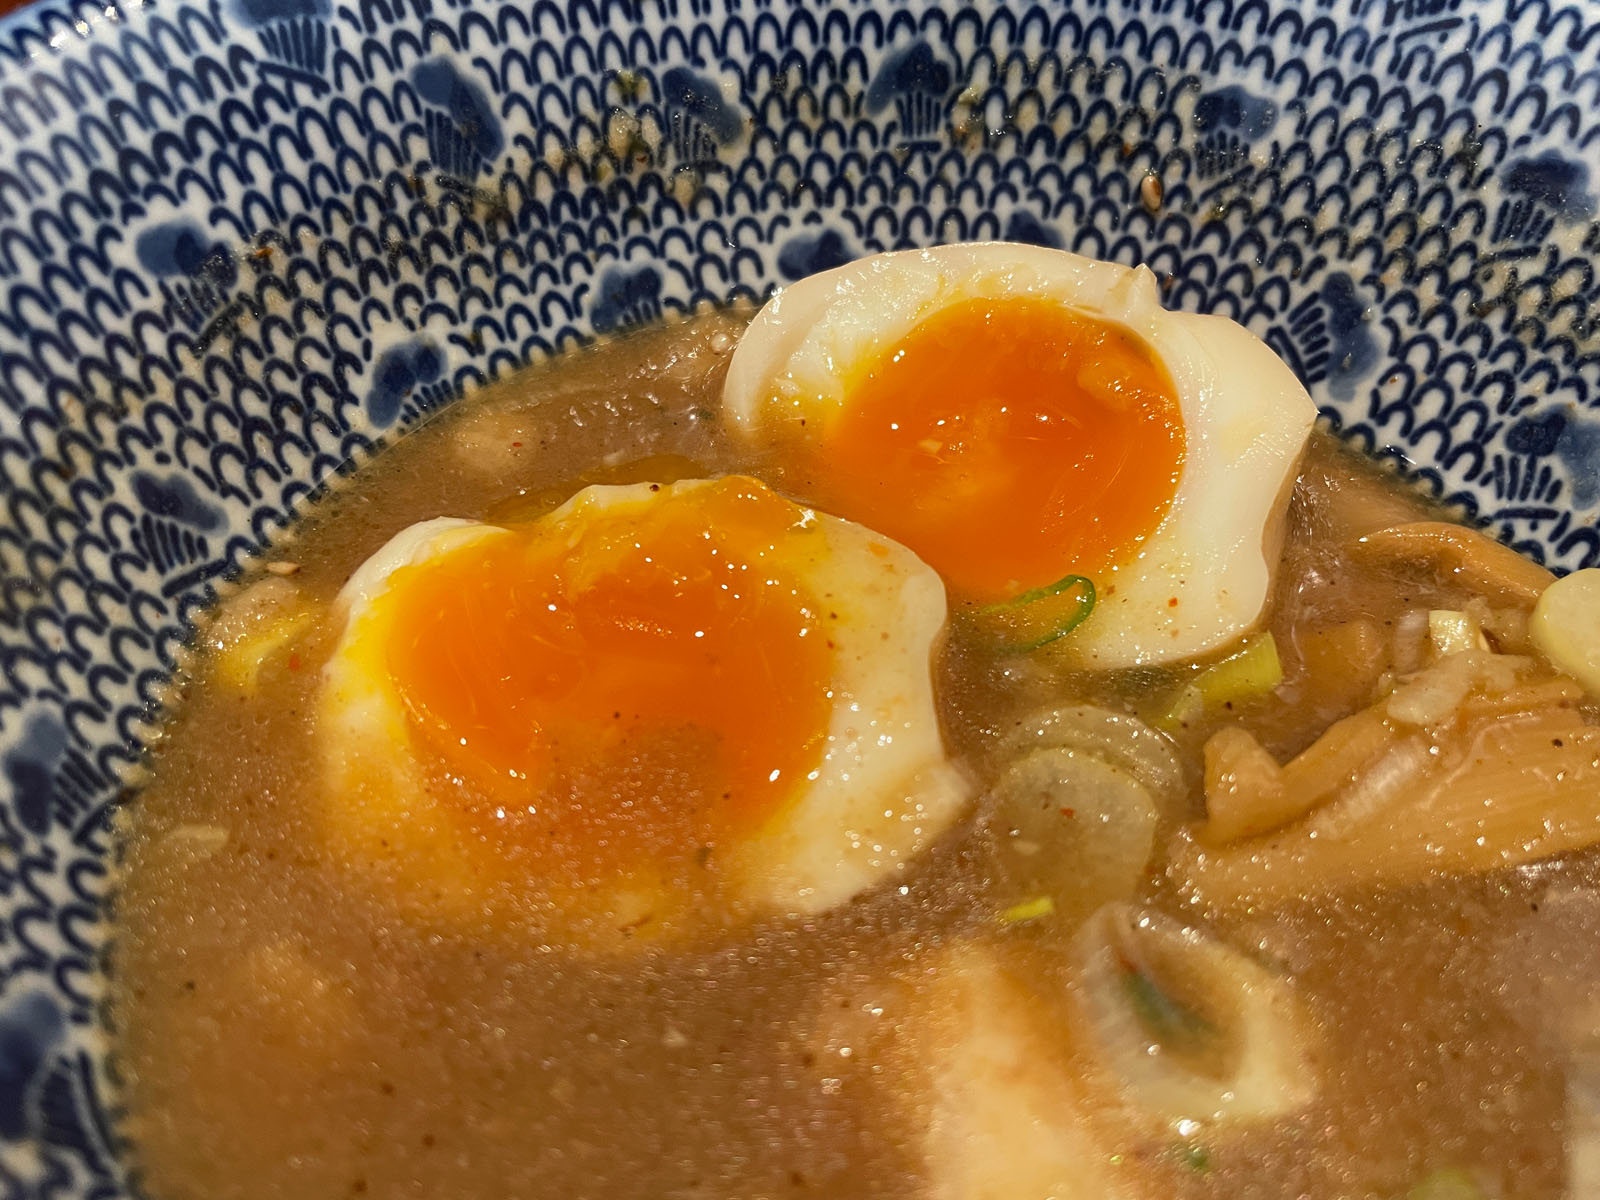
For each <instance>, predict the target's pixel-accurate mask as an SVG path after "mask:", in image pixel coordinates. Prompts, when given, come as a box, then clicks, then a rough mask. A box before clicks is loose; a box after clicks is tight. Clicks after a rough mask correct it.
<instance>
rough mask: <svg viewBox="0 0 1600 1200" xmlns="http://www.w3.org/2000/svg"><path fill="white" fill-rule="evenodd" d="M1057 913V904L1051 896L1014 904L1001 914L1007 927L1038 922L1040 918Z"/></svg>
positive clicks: (1002, 920)
mask: <svg viewBox="0 0 1600 1200" xmlns="http://www.w3.org/2000/svg"><path fill="white" fill-rule="evenodd" d="M1055 911H1056V902H1055V901H1054V900H1052V899H1051V898H1050V897H1049V896H1035V897H1034V898H1033V899H1032V900H1024V901H1023V902H1022V903H1021V904H1013V905H1012V906H1011V907H1010V908H1008V909H1006V910H1005V911H1004V912H1002V913H1001V914H1000V921H1001V923H1002V924H1005V925H1016V924H1018V923H1020V922H1022V921H1037V920H1038V919H1039V918H1040V917H1048V916H1049V915H1050V914H1051V913H1053V912H1055Z"/></svg>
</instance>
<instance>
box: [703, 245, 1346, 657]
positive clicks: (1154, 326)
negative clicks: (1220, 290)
mask: <svg viewBox="0 0 1600 1200" xmlns="http://www.w3.org/2000/svg"><path fill="white" fill-rule="evenodd" d="M723 405H724V412H725V415H726V416H727V417H728V419H729V420H730V423H731V424H732V425H733V426H734V427H735V428H736V429H737V430H739V431H741V432H742V433H743V434H744V435H745V436H746V437H748V438H751V439H758V440H761V441H764V442H767V443H769V444H772V445H782V446H785V447H787V448H788V450H789V458H790V459H791V461H793V462H795V463H797V464H798V467H797V469H796V477H795V478H794V479H793V480H792V486H793V487H794V488H795V490H797V491H798V492H801V493H802V494H804V495H805V496H806V497H807V499H808V500H810V501H812V502H814V503H815V504H816V505H817V506H818V507H819V508H822V509H825V510H826V511H829V512H833V513H837V514H839V515H840V516H843V517H846V518H848V519H850V520H854V521H859V522H861V523H862V524H864V525H867V526H868V527H870V528H872V529H876V530H878V531H879V532H881V533H883V534H885V535H886V536H889V537H892V538H894V539H896V540H897V541H899V542H902V543H904V544H905V545H906V546H907V547H909V548H910V549H911V550H912V551H913V552H915V553H916V554H918V555H919V556H920V557H921V558H923V559H924V560H925V561H927V562H928V563H929V564H930V565H932V566H933V567H935V568H936V569H937V570H938V571H939V572H940V574H941V575H942V576H943V577H944V578H945V580H946V582H947V583H948V584H949V585H950V587H951V591H952V593H953V597H954V598H955V599H956V600H957V601H958V602H962V603H967V604H985V603H993V602H997V601H1002V600H1005V599H1008V598H1011V597H1015V596H1017V595H1019V594H1020V593H1022V592H1025V591H1028V590H1030V589H1032V588H1037V587H1042V586H1046V585H1048V584H1051V583H1054V582H1056V581H1058V580H1060V579H1062V578H1063V577H1065V576H1067V575H1072V574H1077V575H1085V576H1088V577H1089V578H1091V579H1092V580H1093V581H1094V582H1095V584H1096V588H1097V591H1098V603H1097V605H1096V608H1095V610H1094V611H1093V612H1092V614H1091V615H1090V616H1089V618H1088V619H1087V621H1085V622H1084V623H1083V624H1082V625H1081V626H1080V627H1079V628H1078V629H1077V630H1076V631H1075V632H1074V633H1073V634H1072V636H1071V637H1070V638H1068V639H1064V640H1063V641H1062V642H1061V643H1059V645H1060V646H1061V647H1063V648H1065V650H1066V652H1067V653H1068V654H1070V655H1071V656H1072V657H1074V658H1076V659H1078V660H1079V661H1080V662H1081V663H1082V665H1085V666H1093V667H1117V666H1129V665H1135V664H1143V663H1155V662H1162V661H1170V660H1175V659H1185V658H1192V657H1194V656H1197V655H1201V654H1204V653H1205V652H1207V651H1209V650H1213V649H1215V648H1217V647H1219V646H1222V645H1224V644H1226V643H1227V642H1230V641H1233V640H1235V639H1236V638H1238V637H1239V636H1240V635H1242V634H1243V633H1245V632H1247V631H1248V630H1249V629H1250V628H1251V627H1252V626H1253V625H1254V624H1255V623H1256V622H1257V621H1258V620H1259V618H1260V616H1261V613H1262V610H1263V608H1264V606H1265V603H1266V599H1267V593H1268V588H1269V584H1270V577H1271V570H1272V566H1273V565H1274V563H1275V560H1276V558H1277V554H1278V550H1279V547H1280V544H1281V534H1282V518H1283V513H1284V510H1285V507H1286V505H1287V500H1288V493H1289V489H1290V487H1291V485H1292V483H1293V480H1294V476H1295V472H1296V468H1297V464H1298V461H1299V457H1300V454H1301V452H1302V451H1303V449H1304V446H1305V441H1306V437H1307V435H1308V434H1309V432H1310V429H1311V426H1312V422H1313V421H1314V419H1315V415H1316V410H1315V407H1314V406H1313V404H1312V402H1311V399H1310V397H1309V396H1308V395H1307V394H1306V391H1305V389H1304V388H1303V387H1302V386H1301V385H1300V383H1299V381H1298V380H1297V379H1296V378H1295V377H1294V375H1293V373H1292V372H1291V371H1290V370H1289V369H1288V368H1287V367H1286V366H1285V365H1284V364H1283V363H1282V362H1281V361H1280V360H1279V359H1278V358H1277V356H1276V355H1274V354H1273V353H1272V351H1271V350H1269V349H1268V348H1267V347H1266V346H1265V345H1264V344H1263V343H1262V342H1261V341H1260V340H1259V339H1257V338H1256V337H1255V336H1254V335H1253V334H1251V333H1250V332H1249V331H1247V330H1246V329H1244V328H1243V327H1241V326H1239V325H1237V324H1235V323H1234V322H1232V321H1229V320H1227V319H1226V318H1223V317H1216V316H1202V315H1197V314H1193V313H1183V312H1169V311H1167V310H1166V309H1164V308H1163V307H1162V306H1161V303H1160V296H1159V290H1158V287H1157V284H1156V280H1155V277H1154V276H1153V275H1152V274H1151V273H1150V271H1149V270H1148V269H1146V268H1144V267H1135V268H1128V267H1123V266H1119V265H1116V264H1113V263H1104V262H1096V261H1093V260H1090V259H1086V258H1082V257H1079V256H1078V255H1075V254H1069V253H1066V252H1064V251H1058V250H1047V249H1041V248H1039V247H1035V246H1022V245H1011V244H1006V243H981V244H967V245H953V246H943V247H939V248H937V249H933V250H911V251H903V252H897V253H891V254H880V255H877V256H874V257H871V258H866V259H862V260H860V261H857V262H854V263H851V264H849V265H847V266H844V267H840V268H838V269H836V270H832V271H827V272H824V273H822V274H819V275H814V276H811V277H809V278H807V279H804V280H802V281H800V282H799V283H796V284H794V285H793V286H791V287H788V288H785V289H784V290H783V291H781V292H779V293H778V295H777V296H776V297H774V298H773V299H772V300H771V301H770V302H769V303H768V304H767V305H766V306H765V307H764V308H763V309H762V310H761V311H760V312H759V313H758V314H757V316H756V318H755V320H754V321H753V322H752V323H751V325H750V326H749V328H748V329H747V330H746V332H745V333H744V335H743V337H742V339H741V341H740V343H739V345H738V347H737V349H736V351H735V353H734V356H733V360H732V362H731V364H730V366H729V371H728V375H727V380H726V384H725V387H724V392H723Z"/></svg>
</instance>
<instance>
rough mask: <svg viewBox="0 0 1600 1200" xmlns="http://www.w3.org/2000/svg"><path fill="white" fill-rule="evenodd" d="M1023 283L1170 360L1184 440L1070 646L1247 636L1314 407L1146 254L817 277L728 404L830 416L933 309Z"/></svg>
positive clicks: (787, 426)
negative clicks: (1187, 298)
mask: <svg viewBox="0 0 1600 1200" xmlns="http://www.w3.org/2000/svg"><path fill="white" fill-rule="evenodd" d="M1023 297H1026V298H1033V299H1046V300H1051V301H1055V302H1057V303H1059V304H1060V305H1062V306H1063V307H1065V308H1069V309H1072V310H1074V311H1077V312H1082V313H1085V314H1089V315H1092V316H1095V317H1099V318H1101V319H1102V320H1105V321H1109V322H1112V323H1115V324H1117V325H1120V326H1122V327H1123V328H1125V329H1126V330H1128V331H1129V332H1130V333H1132V334H1134V335H1135V336H1136V337H1138V338H1140V339H1141V340H1142V341H1143V342H1144V343H1145V344H1146V345H1147V346H1148V347H1149V348H1150V350H1151V352H1152V353H1153V355H1154V357H1155V358H1156V359H1157V360H1158V361H1160V362H1161V363H1162V364H1163V365H1164V366H1165V367H1166V370H1167V372H1168V374H1169V375H1170V376H1171V379H1172V382H1173V385H1174V387H1175V389H1176V392H1177V399H1178V407H1179V412H1180V414H1181V418H1182V421H1183V425H1184V430H1185V435H1186V443H1187V444H1186V448H1185V454H1184V460H1183V466H1182V472H1181V476H1180V478H1179V481H1178V486H1177V490H1176V494H1175V495H1174V497H1173V501H1172V505H1171V507H1170V508H1169V510H1168V511H1167V514H1166V516H1165V517H1164V518H1163V519H1162V521H1161V522H1160V523H1159V524H1158V525H1157V527H1156V528H1155V530H1154V531H1153V532H1152V533H1151V534H1150V535H1149V536H1148V537H1147V538H1146V539H1145V540H1144V541H1143V542H1142V543H1141V544H1140V545H1139V546H1138V548H1137V549H1136V550H1134V551H1133V552H1132V553H1131V554H1130V555H1129V557H1128V558H1127V560H1126V561H1123V562H1118V563H1116V564H1115V565H1114V566H1113V567H1112V568H1111V569H1110V571H1109V572H1107V573H1106V574H1105V575H1104V577H1102V578H1097V579H1096V580H1095V583H1096V585H1097V588H1098V592H1099V602H1098V604H1097V606H1096V608H1095V610H1094V612H1093V613H1092V614H1091V615H1090V617H1089V618H1088V620H1087V621H1085V622H1084V623H1083V625H1081V626H1080V627H1079V628H1078V629H1077V630H1076V631H1074V633H1073V634H1072V635H1071V637H1070V638H1066V639H1063V640H1062V641H1061V642H1059V643H1057V646H1058V647H1060V648H1061V650H1062V651H1063V652H1065V653H1067V654H1068V655H1069V656H1071V657H1072V658H1073V659H1075V660H1077V661H1078V662H1080V663H1081V664H1082V665H1085V666H1092V667H1121V666H1133V665H1140V664H1147V663H1159V662H1168V661H1174V660H1181V659H1187V658H1193V657H1196V656H1199V655H1203V654H1205V653H1206V652H1208V651H1211V650H1215V649H1217V648H1218V647H1221V646H1224V645H1226V644H1227V643H1229V642H1232V641H1235V640H1236V639H1238V638H1239V637H1240V636H1242V635H1243V634H1245V633H1246V632H1248V631H1249V630H1250V629H1251V628H1252V627H1253V626H1254V625H1256V624H1257V622H1258V621H1259V620H1260V618H1261V614H1262V612H1263V610H1264V608H1265V605H1266V601H1267V595H1268V590H1269V587H1270V583H1271V574H1272V568H1273V565H1274V564H1275V562H1276V560H1277V557H1278V552H1279V549H1280V547H1281V539H1282V526H1283V514H1284V511H1285V508H1286V505H1287V500H1288V493H1289V489H1290V487H1291V486H1292V484H1293V481H1294V478H1295V474H1296V470H1297V466H1298V463H1299V458H1300V455H1301V453H1302V451H1303V450H1304V447H1305V442H1306V438H1307V436H1308V434H1309V433H1310V430H1311V426H1312V423H1313V422H1314V420H1315V418H1316V407H1315V405H1314V404H1313V403H1312V401H1311V398H1310V397H1309V396H1308V395H1307V393H1306V390H1305V388H1304V387H1302V386H1301V384H1300V382H1299V380H1297V379H1296V378H1295V376H1294V374H1293V373H1292V372H1291V371H1290V370H1289V368H1288V367H1287V366H1285V365H1284V363H1283V362H1282V361H1281V360H1280V359H1279V358H1278V357H1277V356H1276V355H1275V354H1273V352H1272V351H1271V350H1270V349H1268V348H1267V346H1266V345H1265V344H1264V343H1262V342H1261V340H1260V339H1258V338H1257V337H1256V336H1255V335H1254V334H1252V333H1250V332H1249V331H1248V330H1246V329H1244V328H1243V327H1242V326H1240V325H1238V324H1235V323H1234V322H1233V321H1230V320H1228V319H1227V318H1225V317H1217V316H1205V315H1199V314H1195V313H1185V312H1170V311H1168V310H1167V309H1165V308H1163V307H1162V306H1161V302H1160V294H1159V289H1158V286H1157V283H1156V279H1155V276H1154V275H1153V274H1152V273H1151V272H1150V271H1149V269H1148V268H1146V267H1143V266H1139V267H1133V268H1129V267H1124V266H1120V265H1118V264H1115V263H1105V262H1097V261H1095V260H1092V259H1088V258H1083V257H1081V256H1079V255H1076V254H1070V253H1067V252H1065V251H1060V250H1048V249H1043V248H1040V247H1037V246H1025V245H1014V244H1010V243H1002V242H988V243H973V244H964V245H953V246H941V247H938V248H935V249H931V250H906V251H899V252H895V253H889V254H879V255H875V256H872V257H870V258H865V259H861V260H859V261H857V262H854V263H850V264H848V265H846V266H843V267H839V268H836V269H835V270H832V271H826V272H823V273H821V274H818V275H813V276H810V277H808V278H806V279H803V280H801V281H800V282H798V283H796V284H793V285H792V286H790V287H787V288H785V289H783V290H782V291H780V292H779V293H778V294H777V295H776V296H775V297H774V298H773V299H772V300H771V301H770V302H768V304H767V305H766V306H765V307H764V308H762V310H761V311H760V312H759V313H758V314H757V315H756V318H755V320H754V321H752V322H751V324H750V326H749V328H748V329H747V330H746V331H745V333H744V335H743V337H742V339H741V340H740V342H739V345H738V348H737V349H736V350H735V352H734V355H733V360H732V362H731V363H730V365H729V369H728V375H727V381H726V384H725V386H724V389H723V411H724V413H725V415H726V416H727V418H728V419H729V421H730V424H731V425H732V426H733V428H735V429H736V430H738V431H740V432H741V433H743V434H744V435H745V436H746V437H748V438H751V439H767V438H770V437H772V436H774V435H781V434H785V433H792V430H793V428H794V426H795V425H796V424H797V422H798V420H799V419H801V418H804V419H806V420H807V423H808V428H810V429H815V428H816V427H817V426H819V425H820V426H821V427H823V428H826V427H827V422H828V421H829V420H830V419H832V418H836V417H837V416H838V415H839V414H841V413H842V412H843V411H844V407H845V405H846V404H848V403H849V395H848V381H849V380H850V379H852V378H853V377H854V376H855V375H856V373H857V372H858V370H859V369H860V368H861V367H863V366H864V365H866V364H870V363H874V362H877V361H880V360H881V359H882V358H884V357H885V356H886V355H887V354H888V353H889V352H891V351H892V350H893V348H894V347H895V346H897V345H898V344H899V343H900V342H901V341H902V340H903V339H904V338H905V337H906V335H907V334H908V333H910V332H911V330H912V329H913V328H914V327H916V326H917V325H918V324H920V323H921V322H922V321H924V320H926V319H928V318H929V317H930V316H932V315H933V314H934V313H936V312H938V311H940V310H941V309H944V308H946V307H949V306H951V305H954V304H959V303H962V302H965V301H969V300H974V299H995V300H1001V299H1011V298H1023ZM1173 600H1176V601H1177V603H1175V604H1174V603H1172V601H1173Z"/></svg>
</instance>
